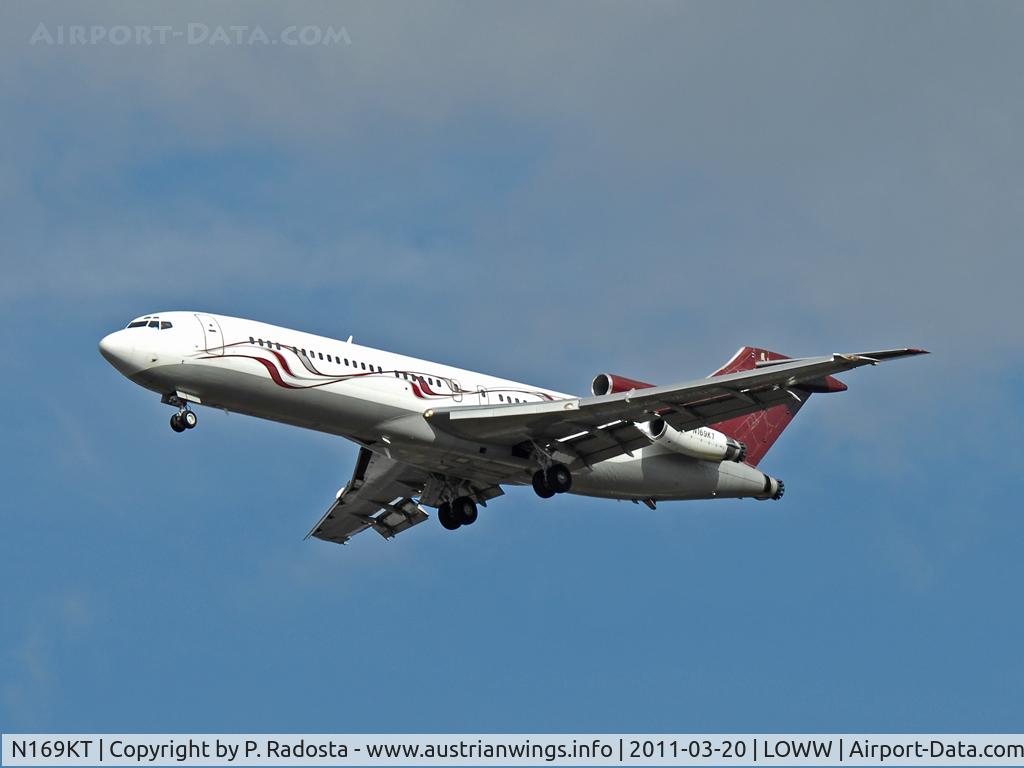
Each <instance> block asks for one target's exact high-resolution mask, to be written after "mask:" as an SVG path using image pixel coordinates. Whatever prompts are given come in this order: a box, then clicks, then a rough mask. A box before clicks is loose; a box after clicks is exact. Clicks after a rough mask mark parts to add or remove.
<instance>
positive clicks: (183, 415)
mask: <svg viewBox="0 0 1024 768" xmlns="http://www.w3.org/2000/svg"><path fill="white" fill-rule="evenodd" d="M198 423H199V417H198V416H196V412H195V411H193V410H191V409H190V408H182V409H181V410H180V411H178V412H177V413H176V414H174V415H173V416H171V429H173V430H174V431H175V432H184V431H185V430H186V429H195V427H196V424H198Z"/></svg>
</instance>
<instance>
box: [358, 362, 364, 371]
mask: <svg viewBox="0 0 1024 768" xmlns="http://www.w3.org/2000/svg"><path fill="white" fill-rule="evenodd" d="M359 365H361V366H362V367H363V370H364V371H365V370H366V363H360V364H359Z"/></svg>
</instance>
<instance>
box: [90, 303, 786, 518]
mask: <svg viewBox="0 0 1024 768" xmlns="http://www.w3.org/2000/svg"><path fill="white" fill-rule="evenodd" d="M140 323H142V325H139V324H140ZM154 323H155V325H154ZM133 326H134V327H133ZM100 350H101V352H102V353H103V355H104V357H106V358H107V360H108V361H110V363H111V364H112V365H113V366H114V367H115V368H117V369H118V370H119V371H120V372H121V373H122V374H124V375H125V376H126V377H128V378H129V379H131V380H132V381H133V382H135V383H137V384H139V385H141V386H143V387H146V388H147V389H151V390H153V391H154V392H157V393H159V394H161V395H162V396H164V397H165V398H169V397H175V398H178V399H180V400H185V401H190V402H194V403H199V404H202V405H207V406H211V407H214V408H221V409H224V410H227V411H232V412H236V413H244V414H248V415H251V416H257V417H259V418H263V419H270V420H273V421H278V422H281V423H285V424H290V425H294V426H298V427H304V428H307V429H314V430H318V431H321V432H328V433H331V434H335V435H340V436H342V437H345V438H347V439H349V440H352V441H354V442H356V443H359V444H360V445H363V446H366V447H368V448H370V449H371V450H373V451H377V452H380V453H386V454H387V455H388V456H389V457H391V458H393V459H396V460H399V461H405V462H408V463H410V464H413V465H415V466H418V467H420V468H422V469H425V470H427V471H430V472H437V473H442V474H445V475H449V476H453V477H459V468H460V466H465V465H466V464H467V462H469V461H472V462H473V463H474V465H475V466H479V465H480V464H481V462H484V463H486V464H487V465H489V467H490V469H491V472H492V474H493V476H494V477H495V478H496V479H498V480H499V481H500V482H501V483H503V484H508V483H511V484H528V483H529V482H530V476H531V474H532V473H533V472H534V471H535V469H536V465H535V464H533V463H531V460H530V459H529V458H528V457H523V456H521V455H517V454H516V452H514V451H513V450H511V449H510V448H509V447H507V446H499V445H488V444H481V443H479V442H476V441H467V440H463V439H461V438H458V437H454V436H452V435H450V434H447V433H443V432H439V431H438V430H436V429H434V428H433V427H432V426H431V425H430V424H429V423H428V422H427V420H426V419H424V418H423V412H424V411H425V410H427V409H429V408H432V407H442V406H444V407H451V406H455V407H457V406H459V405H492V406H500V405H505V404H515V403H522V402H527V403H529V402H540V401H551V400H559V399H564V398H568V397H570V396H569V395H566V394H563V393H560V392H555V391H553V390H548V389H544V388H542V387H535V386H531V385H528V384H523V383H521V382H516V381H511V380H508V379H502V378H498V377H495V376H488V375H486V374H482V373H477V372H475V371H469V370H464V369H461V368H453V367H451V366H447V365H442V364H439V363H433V362H429V361H426V360H420V359H416V358H412V357H407V356H405V355H398V354H395V353H393V352H387V351H384V350H380V349H374V348H371V347H365V346H362V345H359V344H355V343H353V342H352V341H338V340H336V339H331V338H327V337H324V336H317V335H314V334H310V333H304V332H301V331H294V330H290V329H287V328H282V327H278V326H273V325H268V324H266V323H261V322H257V321H254V320H244V319H240V318H234V317H226V316H223V315H211V314H204V313H195V312H180V311H179V312H162V313H156V314H154V315H147V316H146V317H145V318H139V319H138V320H136V321H133V322H132V323H131V324H129V327H128V328H125V329H123V330H120V331H117V332H115V333H112V334H110V335H109V336H107V337H105V338H104V339H103V341H102V342H101V343H100ZM766 483H767V478H766V476H765V475H764V474H763V473H762V472H760V471H759V470H757V469H755V468H754V467H751V466H748V465H746V464H744V463H741V462H714V461H701V460H697V459H694V458H691V457H688V456H684V455H680V454H679V453H677V452H674V451H672V450H669V449H667V448H665V447H662V446H660V445H651V446H649V447H645V448H643V449H640V450H637V451H634V452H633V454H632V455H622V456H618V457H615V458H612V459H608V460H606V461H601V462H598V463H597V464H595V465H594V466H593V467H581V468H579V469H578V470H577V471H574V479H573V485H572V493H578V494H581V495H587V496H599V497H604V498H618V499H694V498H716V497H744V496H748V497H758V498H763V497H764V495H765V488H766Z"/></svg>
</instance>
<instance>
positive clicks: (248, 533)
mask: <svg viewBox="0 0 1024 768" xmlns="http://www.w3.org/2000/svg"><path fill="white" fill-rule="evenodd" d="M1021 14H1022V10H1021V8H1020V6H1018V5H1013V4H994V3H974V4H970V5H967V4H943V3H900V4H881V3H878V4H872V3H869V4H845V5H840V4H811V3H807V4H800V3H798V4H785V3H782V4H743V3H731V4H713V3H706V4H704V3H695V4H683V3H675V4H659V3H646V4H642V5H629V6H626V5H621V4H574V3H559V4H525V5H517V6H514V7H513V6H499V5H493V4H473V5H467V4H434V5H430V4H415V5H402V4H376V3H375V4H353V5H322V4H285V5H279V6H271V5H256V4H242V5H233V4H218V5H217V6H215V7H212V8H208V7H206V6H204V5H192V4H187V3H185V4H177V5H174V6H156V5H125V6H121V5H117V4H107V3H85V4H75V5H63V4H42V5H37V4H27V3H8V4H4V5H3V6H2V9H0V15H2V23H0V28H2V31H0V35H3V45H2V46H0V99H2V102H0V104H2V107H0V109H2V115H3V120H2V121H0V135H2V138H3V141H2V142H0V157H2V162H0V225H2V228H3V232H4V239H3V250H2V258H3V264H4V280H3V282H2V284H0V320H2V323H0V328H2V333H3V337H4V341H5V342H6V344H5V347H6V349H7V351H8V353H7V370H8V374H9V375H8V377H7V379H6V383H5V387H4V392H5V395H6V396H5V398H4V402H5V405H6V408H5V413H4V429H3V430H2V434H3V438H2V440H3V443H2V446H3V447H2V459H3V460H2V462H0V466H2V470H0V471H2V472H3V481H4V482H3V485H4V488H5V493H4V502H3V507H2V510H3V511H2V519H3V531H4V535H3V536H2V537H0V583H2V585H3V586H2V587H0V612H2V615H3V617H4V622H3V632H2V633H0V727H2V728H3V729H5V730H10V729H18V730H22V731H104V730H124V731H208V732H215V731H260V730H271V731H273V730H278V731H310V732H323V731H399V732H416V731H491V732H493V731H617V730H626V731H629V730H636V731H655V732H656V731H673V730H677V731H701V730H706V731H740V732H742V731H746V732H750V731H774V730H781V731H785V730H795V731H801V730H804V731H814V730H833V731H835V730H850V731H868V732H871V731H900V730H907V731H928V730H934V731H957V730H961V731H1018V730H1021V728H1022V727H1024V723H1022V721H1021V715H1020V713H1021V712H1022V711H1024V708H1022V706H1021V705H1022V704H1024V701H1022V693H1021V692H1022V691H1024V658H1022V656H1021V653H1020V648H1021V647H1022V644H1024V643H1022V641H1024V620H1022V618H1021V616H1020V611H1019V608H1018V603H1019V600H1018V592H1019V585H1020V583H1021V582H1022V579H1024V566H1022V565H1021V560H1020V557H1019V552H1018V549H1019V547H1018V542H1020V541H1021V539H1022V536H1024V522H1022V520H1021V516H1020V514H1019V507H1020V503H1019V500H1017V496H1018V491H1017V488H1016V482H1017V481H1018V479H1019V477H1020V476H1021V470H1022V465H1021V459H1020V451H1019V448H1018V444H1019V442H1020V438H1021V432H1022V429H1021V427H1022V419H1021V415H1020V408H1019V401H1020V398H1021V394H1022V391H1024V368H1022V366H1021V363H1020V360H1021V351H1022V346H1024V344H1022V342H1024V337H1022V333H1021V324H1020V322H1019V311H1018V309H1017V307H1018V306H1019V286H1020V284H1021V280H1022V277H1024V275H1022V269H1021V266H1020V259H1019V254H1018V250H1019V244H1020V243H1021V242H1022V240H1024V238H1022V235H1024V232H1022V230H1024V223H1022V222H1024V211H1022V204H1024V194H1022V186H1021V178H1022V171H1024V167H1022V166H1024V162H1022V161H1024V156H1022V153H1021V151H1020V146H1019V136H1020V133H1021V127H1022V118H1024V100H1022V97H1021V92H1020V88H1019V83H1018V79H1019V72H1020V70H1021V65H1022V64H1024V62H1022V61H1021V53H1020V47H1019V39H1020V33H1021V31H1022V29H1021V27H1022V24H1021V22H1022V19H1021ZM40 22H43V23H45V24H47V25H50V27H51V28H52V27H55V26H56V25H60V24H64V25H71V24H104V25H115V24H128V25H135V24H150V25H153V24H173V25H182V26H183V25H186V24H188V23H190V22H193V23H197V22H198V23H203V24H207V25H211V26H212V25H216V24H224V25H229V24H235V25H239V24H241V25H260V26H261V27H262V28H263V29H265V30H266V31H267V32H268V34H274V33H276V32H277V31H279V30H280V29H282V28H283V27H285V26H287V25H290V24H296V25H305V24H311V25H336V26H337V25H342V26H344V27H345V29H346V31H347V33H348V36H349V38H350V44H344V45H337V46H333V47H297V48H294V47H293V48H288V49H284V48H281V47H277V48H268V47H266V46H262V47H261V46H234V47H209V46H202V45H200V46H188V45H184V44H178V45H174V44H172V45H167V46H151V47H146V46H135V45H129V46H120V47H119V46H111V45H97V46H81V47H77V48H72V47H68V46H64V47H61V46H40V45H35V46H31V45H29V44H28V40H29V39H30V37H31V35H32V33H33V31H34V30H35V29H36V28H37V26H38V24H39V23H40ZM172 308H173V309H178V308H180V309H201V310H206V311H212V312H219V313H224V314H234V315H240V316H245V317H253V318H259V319H262V320H266V321H269V322H274V323H279V324H282V325H286V326H290V327H295V328H301V329H304V330H310V331H314V332H319V333H324V334H328V335H333V336H336V337H342V338H343V337H346V336H347V335H348V334H350V333H351V334H354V335H355V337H356V339H357V340H358V341H361V342H362V343H366V344H370V345H375V346H380V347H384V348H387V349H393V350H395V351H399V352H403V353H408V354H413V355H418V356H422V357H426V358H431V359H435V360H439V361H444V362H448V363H452V364H455V365H460V366H464V367H468V368H474V369H478V370H484V371H487V372H492V373H495V374H499V375H507V376H514V377H516V378H521V379H525V380H528V381H533V382H536V383H537V384H540V385H545V386H550V387H552V388H556V389H561V390H564V391H575V392H583V391H585V390H586V389H587V387H588V385H589V381H590V379H591V378H592V376H593V375H594V374H595V373H597V372H600V371H613V372H619V373H622V374H625V375H629V376H634V377H637V378H641V379H647V380H653V381H658V382H669V381H672V380H681V379H687V378H691V377H693V376H695V375H700V374H703V373H706V372H708V371H710V370H713V369H714V368H715V367H717V366H718V365H719V364H720V363H721V362H723V361H724V360H726V359H727V358H728V357H729V356H730V355H731V354H732V353H733V352H734V351H735V349H736V348H737V347H739V346H741V345H742V344H745V343H750V344H756V345H762V346H767V347H770V348H772V349H778V350H779V351H782V352H786V353H790V354H794V355H802V354H819V353H827V352H832V351H856V350H859V349H872V348H877V347H880V346H881V347H885V346H903V345H907V346H922V347H926V348H928V349H931V350H932V351H933V353H934V354H933V355H931V356H930V357H928V358H921V359H914V360H910V361H900V362H895V363H892V364H888V365H885V366H881V367H879V368H875V369H868V370H860V371H856V372H853V373H851V374H849V375H847V376H846V377H845V380H846V381H847V383H849V385H850V390H849V391H848V392H846V393H844V394H842V395H834V396H822V397H816V398H814V399H813V400H812V402H811V403H810V405H809V406H808V407H807V408H806V409H804V410H803V411H802V412H801V414H800V417H799V418H798V419H797V420H796V421H795V422H794V424H793V426H792V427H791V428H790V430H788V431H787V432H786V434H785V435H784V437H783V438H782V439H781V440H780V442H779V443H778V444H777V446H776V448H775V449H773V451H772V452H771V453H770V454H769V456H768V457H767V458H766V459H765V461H764V463H763V467H764V468H765V469H766V470H767V471H769V472H771V473H772V474H774V475H777V476H780V477H782V478H784V479H785V480H786V484H787V485H786V497H785V499H784V500H783V501H782V502H780V503H755V502H733V501H728V502H715V503H677V504H665V505H662V506H661V507H660V508H659V509H658V510H657V511H656V512H651V511H649V510H646V509H645V508H642V507H636V506H634V505H630V504H619V503H615V502H610V501H599V500H590V499H582V498H565V497H561V498H558V499H552V500H550V501H542V500H540V499H538V498H537V497H536V496H535V495H534V494H533V493H532V491H530V490H529V489H513V490H511V491H510V492H509V493H508V495H507V496H505V497H503V498H502V499H500V500H498V501H496V502H495V503H493V504H492V505H491V506H490V507H489V508H488V509H487V510H484V511H483V513H482V514H481V518H480V521H479V522H478V523H477V524H476V525H474V526H473V527H472V528H471V529H468V530H463V531H459V532H457V533H455V534H451V533H449V532H446V531H444V530H443V529H441V528H440V526H439V525H436V524H435V523H434V522H433V521H432V522H431V523H430V524H428V525H424V526H421V527H420V528H419V529H417V530H415V531H413V532H410V533H409V534H406V535H403V536H401V537H399V538H398V539H397V540H396V541H393V542H385V541H383V540H381V539H379V537H376V536H373V535H372V534H366V535H364V536H361V537H359V538H358V539H356V540H355V541H353V542H352V543H351V544H350V545H349V546H347V547H345V548H338V547H335V546H331V545H328V544H325V543H321V542H318V541H303V540H302V537H303V535H304V534H305V532H306V531H307V530H308V528H309V527H310V526H311V525H312V524H313V523H314V522H315V521H316V519H317V518H318V516H319V515H320V514H321V513H322V511H323V509H324V508H325V507H326V505H328V504H329V503H330V500H331V499H332V497H333V494H334V492H335V491H336V490H337V489H338V487H340V486H341V485H343V484H344V483H345V482H346V481H347V480H348V478H349V476H350V472H351V466H352V462H353V459H354V455H355V451H354V449H353V448H352V446H350V445H348V444H346V443H344V442H343V441H340V440H338V439H335V438H331V437H329V436H325V435H319V434H315V433H306V432H302V431H299V430H294V429H289V428H285V427H282V426H279V425H275V424H269V423H263V422H258V421H254V420H251V419H247V418H245V417H241V416H237V415H225V414H221V413H216V412H203V413H202V414H201V422H202V423H201V428H200V429H198V430H195V431H193V432H190V433H188V434H187V435H175V434H174V433H172V432H171V430H170V429H169V428H168V426H167V418H168V416H169V411H168V409H167V408H166V407H165V406H161V405H160V404H159V403H158V402H157V399H156V398H155V397H154V396H153V395H151V394H150V393H148V392H145V391H143V390H141V389H139V388H137V387H134V386H133V385H131V384H130V383H129V382H127V381H126V380H124V379H123V378H121V377H120V376H119V374H117V373H116V372H115V371H114V370H113V369H112V368H110V367H109V366H108V365H107V364H106V363H105V362H104V361H103V359H102V358H101V357H100V356H99V354H98V353H97V350H96V343H97V342H98V340H99V338H100V337H102V336H103V335H104V334H105V333H107V332H109V331H111V330H113V329H116V328H118V327H121V326H123V324H124V323H125V322H126V321H127V320H128V319H130V318H131V317H133V316H135V315H138V314H142V313H145V312H149V311H155V310H160V309H172Z"/></svg>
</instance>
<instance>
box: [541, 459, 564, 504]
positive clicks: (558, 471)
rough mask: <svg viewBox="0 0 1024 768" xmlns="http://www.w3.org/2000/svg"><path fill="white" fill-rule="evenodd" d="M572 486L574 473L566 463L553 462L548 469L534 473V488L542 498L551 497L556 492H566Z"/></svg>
mask: <svg viewBox="0 0 1024 768" xmlns="http://www.w3.org/2000/svg"><path fill="white" fill-rule="evenodd" d="M570 488H572V473H571V472H570V471H569V468H568V467H567V466H565V464H552V465H551V466H550V467H548V468H547V469H538V470H537V471H536V472H534V473H533V490H534V491H536V492H537V495H538V496H540V497H541V498H542V499H550V498H551V497H552V496H554V495H555V494H556V493H565V492H566V491H568V490H569V489H570Z"/></svg>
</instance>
